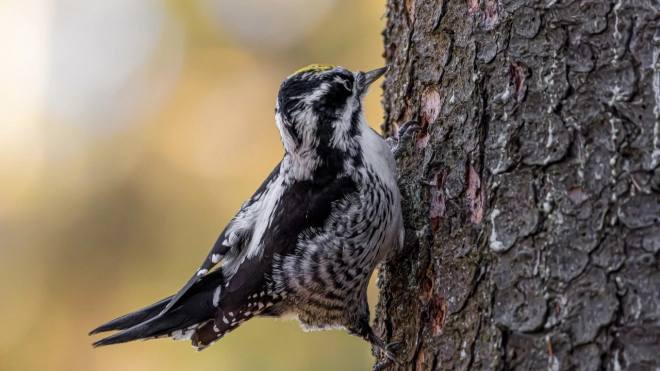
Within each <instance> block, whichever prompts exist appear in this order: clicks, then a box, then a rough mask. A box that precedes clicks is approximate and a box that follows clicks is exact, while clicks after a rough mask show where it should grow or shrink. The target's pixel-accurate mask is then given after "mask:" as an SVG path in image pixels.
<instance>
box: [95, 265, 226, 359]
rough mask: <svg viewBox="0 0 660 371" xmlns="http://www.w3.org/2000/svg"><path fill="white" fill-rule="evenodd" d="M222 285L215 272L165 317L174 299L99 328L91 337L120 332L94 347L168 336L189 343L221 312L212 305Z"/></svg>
mask: <svg viewBox="0 0 660 371" xmlns="http://www.w3.org/2000/svg"><path fill="white" fill-rule="evenodd" d="M221 284H222V274H221V272H218V271H216V272H212V273H210V274H209V275H207V276H206V277H204V278H203V279H202V280H200V281H199V282H197V283H196V284H195V285H194V286H193V287H192V288H191V290H190V291H188V292H187V293H186V295H185V296H183V297H182V298H181V300H180V301H179V302H178V303H177V305H176V306H174V307H173V308H172V310H170V311H169V312H165V313H163V312H162V310H163V308H165V306H166V305H167V304H168V303H169V302H170V300H171V298H172V297H171V296H170V297H168V298H165V299H163V300H160V301H158V302H156V303H154V304H152V305H149V306H147V307H145V308H142V309H140V310H137V311H135V312H132V313H129V314H126V315H123V316H121V317H119V318H116V319H114V320H112V321H110V322H108V323H106V324H103V325H101V326H99V327H97V328H95V329H94V330H92V331H91V332H90V335H92V334H97V333H100V332H105V331H112V330H120V332H118V333H116V334H113V335H111V336H108V337H106V338H104V339H101V340H99V341H97V342H95V343H94V344H93V345H94V346H95V347H98V346H104V345H111V344H118V343H125V342H128V341H132V340H138V339H152V338H158V337H164V336H170V337H173V338H175V339H189V338H190V337H191V336H192V335H193V334H194V333H195V330H196V329H197V328H198V327H200V326H203V325H204V324H206V323H207V322H209V321H210V320H212V319H213V317H214V315H215V312H216V311H217V308H216V307H215V306H213V305H212V301H213V300H212V297H213V294H214V290H215V289H216V287H217V286H218V285H221Z"/></svg>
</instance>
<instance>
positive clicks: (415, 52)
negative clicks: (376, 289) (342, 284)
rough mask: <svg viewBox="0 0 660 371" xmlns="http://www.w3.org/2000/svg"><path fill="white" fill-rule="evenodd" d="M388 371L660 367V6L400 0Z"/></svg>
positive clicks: (396, 0) (395, 9) (393, 71)
mask: <svg viewBox="0 0 660 371" xmlns="http://www.w3.org/2000/svg"><path fill="white" fill-rule="evenodd" d="M383 34H384V39H385V57H386V60H387V65H388V66H389V71H388V73H387V78H386V81H385V85H384V89H385V95H384V107H385V112H386V114H385V124H384V130H385V132H386V133H389V134H391V135H394V134H395V132H396V128H397V127H400V126H401V125H403V124H404V123H406V122H409V121H415V122H417V123H418V124H419V126H420V127H421V129H420V130H419V132H418V133H417V134H416V137H415V139H414V141H413V143H410V144H409V145H405V147H404V148H400V150H399V153H398V154H397V156H396V157H397V163H398V168H399V176H400V188H401V192H402V196H403V208H404V218H405V225H406V247H405V251H403V252H401V253H400V254H398V255H397V256H395V257H393V258H392V259H390V260H389V261H388V262H387V263H385V264H384V265H383V267H382V269H381V273H380V277H379V286H380V288H381V298H380V302H379V304H378V307H377V313H376V325H377V330H378V331H380V333H381V334H383V336H384V338H386V339H387V340H389V341H398V342H400V345H399V349H398V351H397V354H398V358H399V359H400V361H401V362H402V364H403V365H402V366H397V365H395V364H390V365H389V366H388V367H387V369H389V370H395V369H396V370H454V369H458V370H468V369H474V370H545V369H547V370H552V371H555V370H573V369H579V370H600V369H604V370H615V371H618V370H651V369H656V368H657V367H660V268H659V261H660V260H659V253H658V251H660V168H659V167H658V164H659V163H660V2H659V1H658V0H646V1H645V0H637V1H633V0H629V1H626V0H618V1H610V0H575V1H569V0H567V1H562V0H545V1H531V0H530V1H523V0H461V1H452V0H405V1H404V0H389V1H388V4H387V26H386V29H385V31H384V33H383Z"/></svg>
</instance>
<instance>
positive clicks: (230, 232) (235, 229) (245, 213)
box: [159, 163, 281, 315]
mask: <svg viewBox="0 0 660 371" xmlns="http://www.w3.org/2000/svg"><path fill="white" fill-rule="evenodd" d="M280 164H281V163H280ZM280 164H277V166H275V168H274V169H273V171H271V173H270V175H268V177H267V178H266V180H264V182H263V183H262V184H261V186H260V187H259V188H258V189H257V191H256V192H255V193H254V194H253V195H252V197H250V199H249V200H248V201H246V202H245V203H244V204H243V206H242V207H241V209H240V210H239V211H238V213H237V214H236V215H235V216H234V217H233V218H232V220H231V221H230V222H229V224H227V226H226V227H225V229H224V230H223V231H222V233H220V236H219V237H218V239H217V240H216V242H215V244H214V245H213V247H212V248H211V250H210V251H209V253H208V255H207V256H206V259H204V261H203V262H202V264H201V265H200V267H199V269H198V270H197V271H196V272H195V274H194V275H193V276H192V277H191V278H190V279H189V280H188V282H186V284H185V285H183V287H182V288H181V289H180V290H179V291H178V292H177V293H176V294H174V295H173V296H172V298H171V299H170V301H169V302H168V303H167V305H166V306H165V307H164V308H163V310H162V311H161V313H160V314H159V315H163V314H165V313H167V311H169V310H170V309H171V308H172V307H174V305H176V304H177V302H178V301H179V300H180V299H181V297H182V296H183V295H184V294H185V293H186V292H187V291H188V290H189V289H190V288H191V287H192V286H193V285H194V284H195V283H196V282H197V281H199V279H200V278H202V277H204V276H205V275H206V274H208V273H209V271H210V270H211V269H213V267H215V266H216V265H217V264H218V263H219V262H220V261H221V260H222V259H223V258H224V256H225V255H226V254H227V253H228V252H229V251H230V250H231V249H232V248H236V249H238V250H240V249H242V248H243V247H244V245H245V240H246V239H247V238H248V237H249V236H250V235H251V234H252V231H253V229H254V221H255V218H256V217H258V215H256V212H254V210H253V208H254V207H253V206H254V205H255V204H256V203H258V202H259V200H260V199H261V198H262V197H263V196H264V194H265V193H266V191H267V190H268V188H269V187H271V186H272V184H273V183H274V182H275V181H276V179H277V177H278V175H279V172H280Z"/></svg>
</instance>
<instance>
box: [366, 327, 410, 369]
mask: <svg viewBox="0 0 660 371" xmlns="http://www.w3.org/2000/svg"><path fill="white" fill-rule="evenodd" d="M369 342H370V343H371V344H372V345H373V347H374V348H375V349H376V350H377V351H378V352H380V353H381V354H382V357H383V358H382V359H379V360H378V362H376V364H375V365H374V367H373V370H374V371H380V370H383V369H385V368H386V367H387V366H390V365H391V364H392V363H394V364H396V365H397V366H401V365H402V364H401V361H399V359H398V358H397V357H396V354H395V353H396V351H397V350H398V349H399V348H400V346H401V342H396V341H395V342H391V343H388V344H385V343H384V342H383V341H382V340H381V339H380V338H379V337H377V336H376V335H372V336H370V339H369Z"/></svg>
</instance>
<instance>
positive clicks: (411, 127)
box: [387, 121, 421, 155]
mask: <svg viewBox="0 0 660 371" xmlns="http://www.w3.org/2000/svg"><path fill="white" fill-rule="evenodd" d="M420 130H421V127H420V126H419V124H418V123H417V122H416V121H408V122H406V123H405V124H403V125H401V126H400V127H399V129H398V130H397V132H396V134H395V136H394V137H393V138H388V139H387V143H388V144H389V145H390V149H391V150H392V152H393V153H394V154H395V155H397V154H399V153H400V152H401V151H403V150H405V149H406V148H408V147H410V143H412V142H413V141H414V140H415V138H416V137H417V133H419V131H420Z"/></svg>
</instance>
